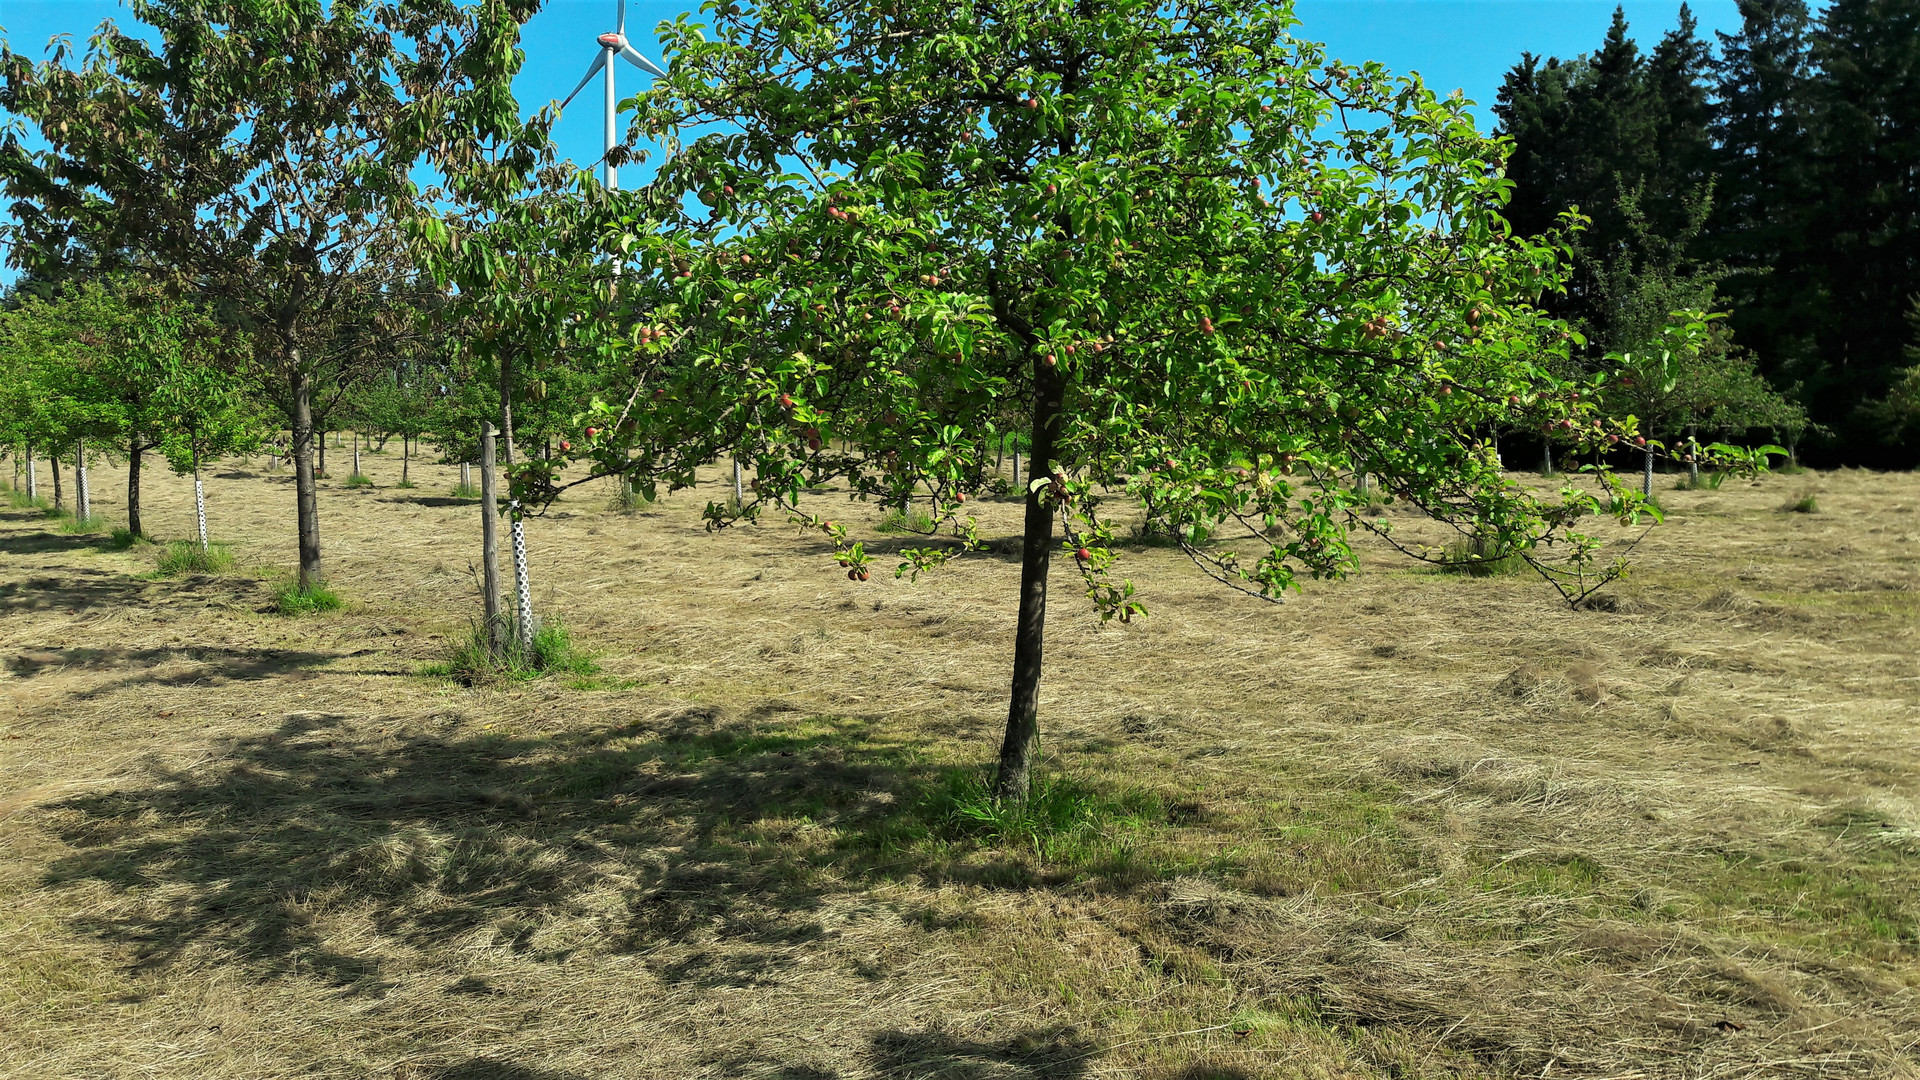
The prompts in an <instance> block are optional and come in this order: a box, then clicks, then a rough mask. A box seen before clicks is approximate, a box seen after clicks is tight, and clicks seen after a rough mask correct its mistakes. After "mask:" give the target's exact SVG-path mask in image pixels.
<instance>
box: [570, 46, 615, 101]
mask: <svg viewBox="0 0 1920 1080" xmlns="http://www.w3.org/2000/svg"><path fill="white" fill-rule="evenodd" d="M606 66H607V50H605V49H601V50H600V53H599V55H597V56H595V57H594V58H593V66H591V67H589V68H587V73H586V74H585V75H582V76H580V85H579V86H576V87H574V88H573V93H571V94H568V95H567V100H566V101H563V102H561V103H560V107H561V108H563V109H564V108H566V107H567V102H570V101H572V100H573V99H574V98H575V97H576V96H577V95H578V94H579V93H580V89H581V87H584V86H586V85H587V84H588V83H590V82H592V81H593V77H594V76H595V75H598V74H600V69H601V68H603V67H606Z"/></svg>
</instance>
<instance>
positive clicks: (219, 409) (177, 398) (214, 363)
mask: <svg viewBox="0 0 1920 1080" xmlns="http://www.w3.org/2000/svg"><path fill="white" fill-rule="evenodd" d="M194 330H195V331H197V332H195V333H193V334H191V335H190V336H189V338H188V349H187V352H188V355H187V356H186V357H184V358H183V359H184V360H185V362H183V363H181V364H180V365H179V366H178V368H176V369H175V370H174V371H172V372H170V373H169V374H170V377H169V378H168V379H166V380H165V381H164V382H163V383H162V384H161V385H160V387H159V388H158V390H157V393H156V396H157V398H158V412H159V413H160V415H161V418H162V423H163V427H164V430H165V432H166V434H165V436H164V437H163V438H162V439H161V441H160V452H161V453H162V454H164V455H166V459H167V464H168V465H169V466H170V467H171V468H172V469H173V471H174V473H175V474H176V475H180V476H192V477H193V517H194V525H195V528H196V530H197V536H198V539H199V541H200V550H201V551H202V552H205V551H207V550H208V548H209V547H210V546H211V541H210V540H209V538H208V536H207V493H206V485H205V483H204V482H203V481H202V480H201V477H200V468H201V466H203V465H206V464H209V463H211V462H214V461H218V460H219V459H221V458H223V457H230V456H232V455H235V454H250V453H253V452H254V451H255V450H257V449H259V448H260V446H261V444H262V443H264V442H265V441H266V439H267V437H268V434H269V433H268V423H269V421H268V419H267V416H266V413H265V410H264V409H262V407H261V405H260V403H259V401H258V400H257V399H255V398H254V397H253V396H252V395H251V394H249V393H248V387H247V385H246V383H245V381H244V380H242V379H241V378H239V377H238V376H237V374H236V365H235V364H234V363H233V362H232V360H231V359H230V358H229V356H226V355H221V354H223V353H225V352H226V351H227V350H230V349H231V348H232V347H233V342H232V335H231V334H223V333H221V332H220V330H219V328H218V327H215V326H213V325H211V324H210V323H208V322H206V321H202V322H201V323H200V325H198V326H196V327H194Z"/></svg>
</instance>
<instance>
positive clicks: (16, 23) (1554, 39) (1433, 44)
mask: <svg viewBox="0 0 1920 1080" xmlns="http://www.w3.org/2000/svg"><path fill="white" fill-rule="evenodd" d="M614 4H615V0H549V2H548V3H547V5H546V7H545V8H544V9H543V10H542V11H541V12H540V13H539V14H538V15H536V16H535V17H534V18H533V21H532V22H530V23H529V24H528V25H527V28H526V33H525V37H524V40H523V44H524V47H525V48H526V51H527V66H526V70H524V71H523V72H521V74H520V77H519V79H518V80H517V81H516V82H515V84H514V89H515V91H516V93H517V94H518V96H519V98H520V100H521V102H522V103H523V104H525V105H527V106H528V107H529V109H531V108H533V107H537V106H539V105H541V104H544V103H545V102H546V101H547V100H549V99H551V98H557V97H560V96H562V95H564V94H566V92H567V91H568V90H570V89H572V88H573V85H574V83H576V82H578V81H579V79H580V76H581V74H583V73H584V72H585V71H586V68H587V65H588V64H590V63H591V62H592V61H593V57H594V53H595V50H596V49H597V48H598V46H596V45H595V44H594V40H593V39H594V37H595V35H597V34H600V33H603V32H605V31H608V30H611V29H613V20H614ZM697 6H698V5H697V2H696V3H695V4H692V5H689V4H686V3H675V2H671V0H628V6H627V36H628V37H629V38H631V39H632V40H633V44H634V46H635V47H636V48H638V49H639V50H640V51H641V52H642V53H645V54H646V55H647V56H649V57H651V58H654V59H656V60H657V59H658V50H657V48H656V47H655V46H654V34H653V27H654V26H655V25H656V24H658V23H659V22H661V21H662V20H670V19H672V18H673V17H675V16H676V15H678V14H679V13H680V12H682V11H688V10H697ZM1621 6H1623V7H1624V8H1625V9H1626V13H1627V19H1628V21H1629V23H1631V24H1632V28H1633V34H1634V37H1635V38H1637V39H1639V41H1640V42H1641V44H1642V46H1643V47H1651V46H1652V44H1653V43H1654V42H1656V41H1658V40H1659V37H1660V35H1661V34H1663V33H1665V32H1666V31H1667V30H1669V29H1671V28H1672V27H1673V26H1674V24H1675V23H1676V22H1677V17H1678V12H1679V8H1680V4H1679V0H1627V2H1626V3H1624V4H1622V5H1621ZM1692 7H1693V11H1694V15H1695V17H1696V18H1697V19H1698V20H1699V22H1700V33H1701V34H1702V36H1704V37H1706V38H1707V39H1708V40H1709V41H1711V40H1712V32H1713V31H1715V30H1726V31H1731V30H1733V29H1735V28H1736V27H1737V26H1738V25H1739V14H1738V10H1737V8H1736V7H1735V4H1734V0H1697V2H1695V3H1694V4H1693V5H1692ZM1613 9H1614V4H1613V3H1612V2H1611V0H1299V4H1298V8H1297V12H1298V14H1299V16H1300V19H1301V22H1302V25H1301V27H1300V28H1299V29H1298V30H1297V31H1296V33H1297V34H1298V35H1299V36H1301V37H1307V38H1313V39H1316V40H1320V41H1324V42H1326V43H1327V45H1328V47H1329V51H1330V53H1331V54H1332V55H1333V56H1336V57H1339V58H1341V59H1345V60H1349V61H1360V60H1378V61H1380V62H1381V63H1383V64H1385V65H1386V66H1387V68H1388V69H1389V70H1391V71H1394V72H1397V73H1402V72H1409V71H1418V72H1419V73H1420V74H1421V75H1422V76H1424V77H1425V78H1426V80H1427V84H1428V85H1429V86H1431V87H1432V88H1433V89H1434V90H1435V91H1436V92H1438V93H1441V94H1445V93H1447V92H1448V91H1451V90H1453V89H1454V88H1455V87H1458V88H1460V89H1462V90H1464V91H1465V92H1466V95H1467V97H1469V98H1471V99H1473V100H1474V101H1477V102H1479V103H1480V107H1479V109H1478V110H1477V112H1478V114H1479V116H1480V118H1481V123H1482V126H1483V127H1491V126H1492V124H1493V116H1492V112H1491V106H1492V104H1493V100H1494V95H1495V92H1496V91H1497V90H1498V89H1499V87H1500V81H1501V77H1502V76H1503V74H1504V73H1505V72H1506V70H1507V68H1509V67H1511V66H1512V65H1513V63H1514V62H1515V61H1516V60H1518V59H1519V57H1520V54H1521V53H1522V52H1534V53H1539V54H1541V55H1547V56H1563V57H1564V56H1573V55H1575V54H1578V53H1582V52H1589V51H1591V50H1592V49H1593V48H1594V47H1595V46H1597V45H1598V44H1599V43H1600V40H1601V37H1602V36H1603V35H1604V34H1605V33H1606V30H1607V24H1608V22H1609V21H1610V20H1611V18H1612V15H1613ZM109 18H114V19H118V20H120V21H121V22H122V23H126V22H130V21H131V20H130V19H129V17H128V15H127V13H126V10H125V8H124V7H123V6H122V5H121V4H120V3H119V2H118V0H0V29H3V30H4V32H5V37H6V39H7V41H8V42H9V43H10V44H11V46H12V47H13V49H14V50H15V51H17V52H22V53H26V54H28V55H31V56H35V57H38V56H39V54H40V52H41V49H42V48H43V47H44V46H45V44H46V42H47V39H48V38H49V37H51V36H52V35H54V34H70V35H72V37H73V41H74V45H75V46H76V47H77V48H79V49H84V48H85V46H86V39H87V38H88V36H90V35H91V34H92V33H93V30H94V28H95V27H97V26H99V25H100V23H101V21H102V20H104V19H109ZM646 79H647V76H646V75H645V74H643V73H641V72H640V71H639V70H637V69H635V68H633V67H632V66H630V65H627V64H624V63H622V64H621V65H620V67H619V72H618V77H617V85H618V86H619V88H620V94H621V96H622V97H625V96H627V95H629V94H631V93H633V92H635V91H637V90H639V89H640V88H641V87H642V86H643V85H644V82H645V80H646ZM600 125H601V106H600V93H599V88H598V80H597V79H596V80H595V85H594V86H593V87H589V88H588V89H587V90H584V91H582V93H581V95H580V97H578V98H577V99H575V101H574V103H573V105H572V106H571V107H570V108H569V109H568V111H567V116H566V117H565V118H564V119H562V120H561V122H560V124H559V127H558V129H557V130H556V131H555V133H554V134H555V138H556V140H557V141H558V142H559V144H560V148H561V152H562V153H563V154H565V155H567V156H570V157H572V158H573V159H574V160H576V161H579V162H582V163H585V162H589V161H593V160H595V159H597V158H598V157H599V156H600V150H601V135H600ZM630 168H631V167H630ZM637 179H639V176H638V175H637V174H636V175H633V176H631V177H630V178H628V186H631V184H632V183H633V181H635V180H637ZM12 276H13V274H12V272H11V271H7V270H0V281H6V280H11V278H12Z"/></svg>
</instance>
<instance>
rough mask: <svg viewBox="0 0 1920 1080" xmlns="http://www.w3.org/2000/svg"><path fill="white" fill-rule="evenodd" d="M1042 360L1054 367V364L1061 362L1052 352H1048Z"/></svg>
mask: <svg viewBox="0 0 1920 1080" xmlns="http://www.w3.org/2000/svg"><path fill="white" fill-rule="evenodd" d="M1040 362H1041V363H1043V364H1045V365H1047V366H1048V367H1052V366H1053V365H1055V364H1057V363H1059V361H1058V360H1056V359H1054V356H1053V354H1052V353H1048V354H1047V355H1045V356H1043V357H1041V358H1040Z"/></svg>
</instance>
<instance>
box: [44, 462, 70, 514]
mask: <svg viewBox="0 0 1920 1080" xmlns="http://www.w3.org/2000/svg"><path fill="white" fill-rule="evenodd" d="M47 465H48V466H49V467H51V468H52V469H53V509H54V512H55V513H58V512H60V511H62V510H65V509H66V508H67V493H66V490H65V489H64V488H62V487H61V486H60V455H59V454H57V453H56V454H54V455H53V456H52V457H50V458H48V459H47Z"/></svg>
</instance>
